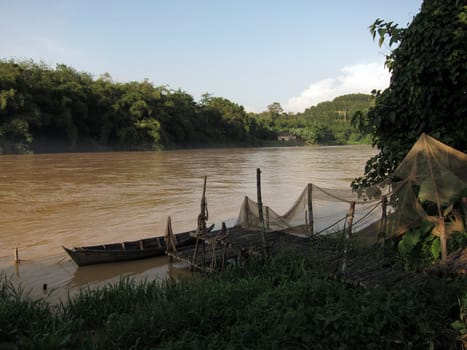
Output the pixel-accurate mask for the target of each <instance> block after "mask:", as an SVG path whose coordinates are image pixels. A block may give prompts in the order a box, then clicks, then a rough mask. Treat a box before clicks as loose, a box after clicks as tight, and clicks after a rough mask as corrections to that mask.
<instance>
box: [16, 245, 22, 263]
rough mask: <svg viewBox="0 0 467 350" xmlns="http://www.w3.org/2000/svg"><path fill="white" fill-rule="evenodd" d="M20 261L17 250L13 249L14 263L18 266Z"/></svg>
mask: <svg viewBox="0 0 467 350" xmlns="http://www.w3.org/2000/svg"><path fill="white" fill-rule="evenodd" d="M20 261H21V260H19V253H18V248H16V249H15V263H16V264H19V263H20Z"/></svg>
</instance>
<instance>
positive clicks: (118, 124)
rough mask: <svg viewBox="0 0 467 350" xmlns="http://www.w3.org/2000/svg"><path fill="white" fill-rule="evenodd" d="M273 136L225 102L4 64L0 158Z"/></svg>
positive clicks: (69, 71) (28, 64) (0, 72)
mask: <svg viewBox="0 0 467 350" xmlns="http://www.w3.org/2000/svg"><path fill="white" fill-rule="evenodd" d="M273 137H274V134H273V132H271V131H270V130H268V129H267V128H266V127H265V126H263V125H262V124H261V123H258V122H257V121H256V120H255V119H254V118H251V116H249V115H248V114H247V113H246V112H245V110H244V109H243V107H241V106H239V105H237V104H235V103H233V102H230V101H229V100H227V99H223V98H212V97H209V98H206V99H205V100H203V102H202V103H196V102H195V101H194V100H193V97H192V96H190V95H189V94H187V93H186V92H183V91H180V90H178V91H173V90H169V89H167V88H166V87H165V86H154V85H153V84H152V83H151V82H149V81H148V80H144V81H143V82H129V83H116V82H113V81H112V78H111V76H110V75H109V74H104V75H103V76H101V77H99V78H98V79H93V78H92V77H91V76H90V75H89V74H88V73H83V72H77V71H76V70H74V69H73V68H70V67H68V66H66V65H62V64H59V65H57V66H56V68H55V69H52V68H51V67H48V66H47V65H45V64H43V63H34V62H33V61H19V62H17V61H14V60H9V61H0V154H1V153H27V152H32V151H34V152H50V151H62V152H63V151H86V150H106V149H115V150H120V149H124V150H140V149H144V150H152V149H161V148H173V147H194V146H204V145H217V144H219V145H238V144H244V145H251V144H257V143H259V142H261V141H263V140H268V139H272V138H273Z"/></svg>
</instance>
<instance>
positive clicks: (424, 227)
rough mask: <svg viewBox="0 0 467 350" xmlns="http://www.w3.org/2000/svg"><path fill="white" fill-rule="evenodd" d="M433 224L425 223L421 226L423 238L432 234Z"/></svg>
mask: <svg viewBox="0 0 467 350" xmlns="http://www.w3.org/2000/svg"><path fill="white" fill-rule="evenodd" d="M433 226H434V225H433V223H432V222H430V221H423V222H422V224H421V225H420V228H419V230H420V233H421V234H422V236H424V235H426V234H427V233H430V232H431V230H432V229H433Z"/></svg>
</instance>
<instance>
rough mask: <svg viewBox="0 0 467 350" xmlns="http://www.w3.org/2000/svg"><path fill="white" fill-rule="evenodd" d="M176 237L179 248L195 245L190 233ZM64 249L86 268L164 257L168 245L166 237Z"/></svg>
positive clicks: (176, 235) (183, 233)
mask: <svg viewBox="0 0 467 350" xmlns="http://www.w3.org/2000/svg"><path fill="white" fill-rule="evenodd" d="M174 236H175V239H176V246H177V247H183V246H187V245H190V244H194V242H195V240H196V239H195V238H193V237H191V236H190V232H182V233H178V234H175V235H174ZM62 247H63V249H64V250H65V251H66V252H67V253H68V255H69V256H70V257H71V258H72V259H73V261H74V262H75V263H76V264H77V265H78V266H86V265H93V264H103V263H110V262H117V261H129V260H138V259H146V258H152V257H155V256H163V255H165V252H166V250H167V243H166V239H165V237H151V238H145V239H140V240H137V241H129V242H121V243H110V244H102V245H95V246H87V247H74V248H66V247H64V246H62Z"/></svg>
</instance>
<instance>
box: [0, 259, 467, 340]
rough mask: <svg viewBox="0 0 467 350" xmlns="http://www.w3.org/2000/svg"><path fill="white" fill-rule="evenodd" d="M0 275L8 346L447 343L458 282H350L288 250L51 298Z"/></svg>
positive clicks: (0, 317) (0, 336)
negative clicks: (364, 285) (359, 285)
mask: <svg viewBox="0 0 467 350" xmlns="http://www.w3.org/2000/svg"><path fill="white" fill-rule="evenodd" d="M1 280H2V281H1V285H0V348H7V349H8V348H9V349H23V348H24V349H28V348H31V349H60V348H63V349H70V348H79V349H91V348H98V349H147V348H161V349H199V348H205V349H245V348H261V349H263V348H267V349H287V348H291V349H337V348H341V349H347V348H348V349H357V348H359V349H362V348H364V349H407V348H415V349H416V348H420V349H427V348H430V347H431V346H434V348H435V349H441V348H442V349H449V348H455V343H456V336H457V332H456V331H455V330H454V329H453V328H452V327H451V323H452V322H454V321H455V320H457V319H459V317H460V315H459V312H460V311H459V305H458V298H459V297H461V296H462V295H463V294H465V291H466V286H467V285H466V283H465V280H463V279H453V278H442V277H437V276H427V277H426V278H425V279H421V280H420V281H417V282H416V283H413V282H412V281H405V282H401V283H400V284H399V285H398V286H397V287H394V288H393V289H387V288H378V287H377V288H372V289H368V290H364V289H356V288H351V287H349V286H346V285H345V284H342V283H340V282H339V281H335V280H330V279H328V278H327V277H325V276H323V275H321V274H320V273H319V272H317V270H316V269H315V268H314V263H313V261H312V259H308V258H303V257H300V256H296V255H287V254H285V255H281V256H277V257H274V258H273V259H272V260H271V261H270V262H269V263H268V264H266V265H263V264H261V263H259V262H252V263H250V265H249V266H246V267H245V268H243V269H240V268H234V269H232V270H229V271H226V272H224V273H222V274H219V275H216V276H213V277H207V276H206V277H203V276H200V277H199V278H194V279H191V280H190V281H185V280H181V281H171V280H168V281H164V282H160V281H159V282H152V281H151V282H149V281H147V282H144V283H136V282H132V281H131V280H128V279H124V280H121V281H120V282H119V283H117V284H115V285H112V286H108V287H106V288H101V289H95V290H86V291H83V292H82V293H81V294H79V295H78V296H77V297H74V298H72V299H71V300H69V302H67V303H64V304H63V305H60V306H49V305H48V304H46V303H44V302H43V301H33V300H30V299H29V298H28V297H27V295H26V294H24V292H22V291H20V290H17V289H15V288H14V287H12V285H11V284H10V283H9V282H8V279H7V278H5V277H3V278H2V279H1Z"/></svg>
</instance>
